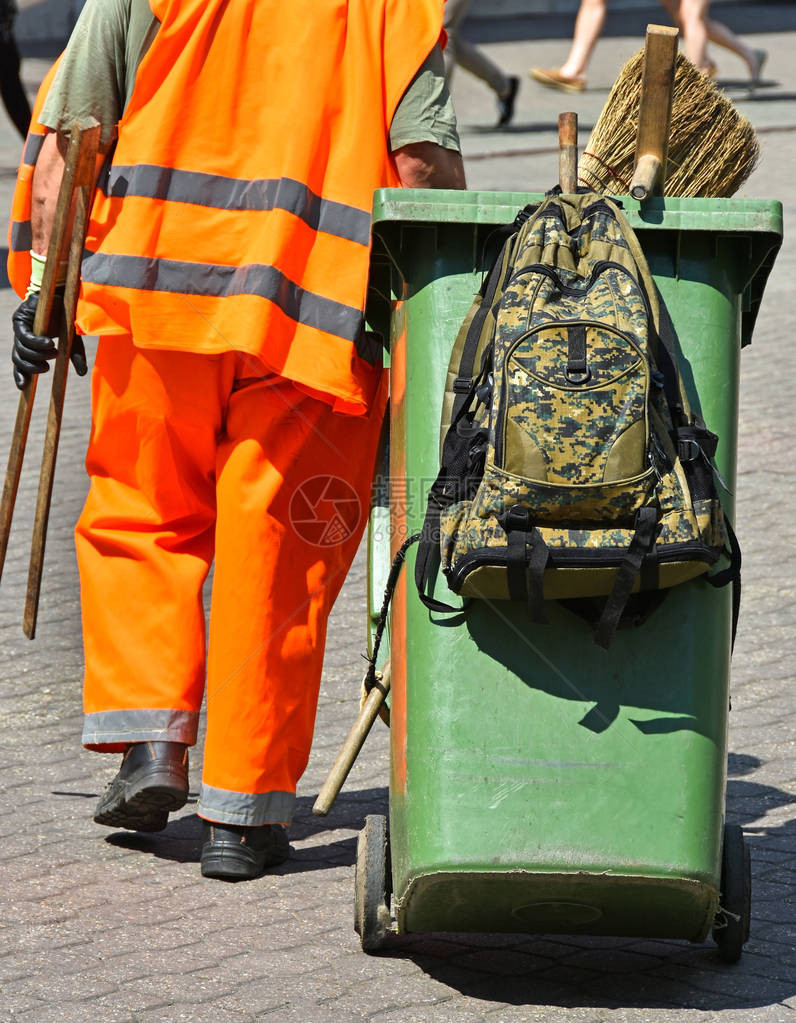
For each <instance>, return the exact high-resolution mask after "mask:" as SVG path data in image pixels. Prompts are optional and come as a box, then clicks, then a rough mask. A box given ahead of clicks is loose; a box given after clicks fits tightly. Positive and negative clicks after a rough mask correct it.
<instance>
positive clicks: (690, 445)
mask: <svg viewBox="0 0 796 1023" xmlns="http://www.w3.org/2000/svg"><path fill="white" fill-rule="evenodd" d="M701 456H702V448H701V447H700V446H699V444H697V442H696V441H695V440H691V439H686V440H684V439H683V438H682V437H681V438H680V439H679V440H678V441H677V457H678V458H679V459H680V461H681V462H695V461H696V460H697V459H698V458H700V457H701Z"/></svg>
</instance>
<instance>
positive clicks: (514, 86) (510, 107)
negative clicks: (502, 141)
mask: <svg viewBox="0 0 796 1023" xmlns="http://www.w3.org/2000/svg"><path fill="white" fill-rule="evenodd" d="M519 88H520V80H519V78H517V76H516V75H512V76H511V77H510V78H509V91H508V92H507V93H506V95H505V96H498V101H497V108H498V123H497V126H498V128H503V127H505V126H506V125H507V124H508V123H509V122H510V121H511V119H512V117H514V102H515V100H516V99H517V92H518V90H519Z"/></svg>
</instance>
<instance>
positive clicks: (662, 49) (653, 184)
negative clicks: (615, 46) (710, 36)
mask: <svg viewBox="0 0 796 1023" xmlns="http://www.w3.org/2000/svg"><path fill="white" fill-rule="evenodd" d="M676 59H677V29H676V28H669V27H668V26H666V25H648V26H647V38H646V43H645V46H644V72H643V74H642V78H641V101H640V103H639V111H638V132H637V134H636V169H635V171H634V173H633V178H632V180H631V182H630V194H631V195H632V196H633V197H634V198H636V199H646V198H647V197H648V196H650V195H663V184H664V181H665V179H666V154H667V151H668V149H669V129H670V127H671V121H672V99H673V97H674V70H675V61H676Z"/></svg>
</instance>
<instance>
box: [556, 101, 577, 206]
mask: <svg viewBox="0 0 796 1023" xmlns="http://www.w3.org/2000/svg"><path fill="white" fill-rule="evenodd" d="M558 183H559V185H560V186H561V191H562V192H563V193H564V195H574V193H575V192H577V190H578V115H577V114H575V113H572V112H568V113H566V114H559V115H558Z"/></svg>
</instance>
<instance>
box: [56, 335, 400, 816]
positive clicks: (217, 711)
mask: <svg viewBox="0 0 796 1023" xmlns="http://www.w3.org/2000/svg"><path fill="white" fill-rule="evenodd" d="M385 404H386V379H383V380H382V385H381V387H380V390H379V393H378V394H377V395H376V397H375V399H374V401H373V403H372V406H371V412H370V414H369V415H368V416H362V417H351V416H344V415H339V414H336V413H334V412H333V411H332V409H331V406H329V405H328V404H326V403H325V402H322V401H320V400H319V399H317V398H314V397H310V396H309V395H307V394H305V393H303V392H301V391H299V390H298V389H297V388H296V387H295V386H294V385H293V384H291V383H290V382H289V381H287V380H285V379H283V378H281V377H278V376H274V375H269V374H261V373H260V369H259V366H258V365H257V364H256V363H255V362H254V360H252V359H251V357H249V356H244V355H240V354H238V353H236V352H229V353H228V354H223V355H199V354H193V353H186V352H171V351H155V350H145V349H137V348H136V347H135V346H134V344H133V342H132V339H131V338H130V337H122V338H116V337H114V338H107V339H101V340H100V344H99V350H98V353H97V359H96V364H95V368H94V376H93V380H92V414H93V422H92V431H91V439H90V441H89V450H88V456H87V468H88V472H89V476H90V478H91V486H90V490H89V495H88V499H87V501H86V505H85V508H84V510H83V513H82V515H81V517H80V520H79V522H78V524H77V529H76V544H77V556H78V565H79V569H80V582H81V601H82V607H83V634H84V645H85V658H86V673H85V684H84V710H85V727H84V732H83V742H84V745H85V746H86V747H87V748H89V749H93V750H99V751H101V752H118V751H120V750H122V749H124V747H125V745H126V744H127V743H129V742H143V741H147V740H165V741H173V742H184V743H188V744H193V743H195V742H196V737H197V725H198V719H199V711H200V707H201V703H202V698H203V694H204V692H205V686H206V690H207V735H206V739H205V748H204V769H203V776H202V791H201V795H200V800H199V807H198V813H199V815H200V816H202V817H204V818H206V819H207V820H212V821H218V822H220V823H228V824H247V825H257V824H264V823H273V822H283V823H289V822H290V819H291V816H292V813H293V807H294V803H295V791H296V783H297V782H298V780H299V778H300V776H301V774H302V773H303V771H304V768H305V767H306V764H307V760H308V757H309V751H310V745H311V742H312V733H313V728H314V723H315V711H316V705H317V699H318V689H319V685H320V677H321V669H322V662H323V650H324V642H325V636H326V621H327V617H328V615H329V612H330V610H331V608H332V604H333V603H334V601H335V598H336V597H337V594H338V592H339V590H340V587H341V586H342V583H343V580H344V578H345V575H346V572H347V571H348V568H349V566H350V564H351V561H352V560H353V557H354V554H355V552H356V549H357V546H358V543H359V540H360V538H361V536H362V531H363V528H364V525H365V522H366V520H367V513H368V507H369V499H370V487H371V483H372V476H373V469H374V464H375V459H376V450H377V446H378V439H379V433H380V428H381V422H382V418H383V414H384V408H385ZM214 558H215V568H214V576H213V591H212V600H211V612H210V625H209V633H208V635H209V638H208V642H207V651H206V650H205V616H204V611H203V603H202V585H203V583H204V581H205V578H206V577H207V574H208V572H209V569H210V566H211V563H212V562H213V559H214Z"/></svg>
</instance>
